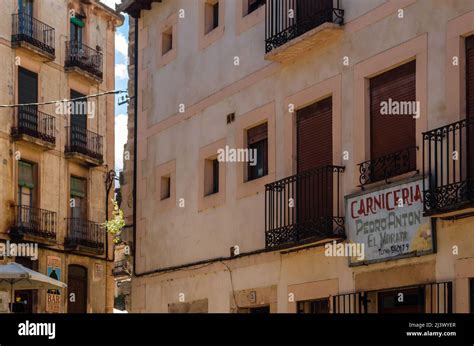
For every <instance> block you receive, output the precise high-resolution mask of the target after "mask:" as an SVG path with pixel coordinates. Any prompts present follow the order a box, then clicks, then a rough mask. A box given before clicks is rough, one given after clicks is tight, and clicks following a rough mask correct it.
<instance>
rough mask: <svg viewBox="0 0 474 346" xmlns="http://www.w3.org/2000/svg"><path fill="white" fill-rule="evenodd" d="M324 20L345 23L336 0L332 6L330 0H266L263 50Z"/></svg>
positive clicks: (296, 35)
mask: <svg viewBox="0 0 474 346" xmlns="http://www.w3.org/2000/svg"><path fill="white" fill-rule="evenodd" d="M325 23H331V24H336V26H340V25H343V24H344V10H342V9H341V8H340V7H339V1H337V5H336V7H334V5H333V0H329V1H328V0H268V1H267V5H266V26H265V38H266V39H265V52H266V53H269V52H271V51H272V50H274V49H276V48H278V47H280V46H283V45H285V44H286V43H288V42H290V41H292V40H294V39H295V38H297V37H299V36H301V35H303V34H305V33H307V32H309V31H311V30H312V29H315V28H317V27H319V26H321V25H323V24H325ZM313 39H314V38H313ZM316 41H317V40H316ZM316 43H317V42H316Z"/></svg>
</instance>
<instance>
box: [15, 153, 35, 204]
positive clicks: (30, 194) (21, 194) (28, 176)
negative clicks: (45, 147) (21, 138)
mask: <svg viewBox="0 0 474 346" xmlns="http://www.w3.org/2000/svg"><path fill="white" fill-rule="evenodd" d="M35 180H36V179H35V169H34V165H33V164H31V163H29V162H25V161H18V205H24V206H28V207H33V206H34V199H35V197H36V196H35V188H36V181H35Z"/></svg>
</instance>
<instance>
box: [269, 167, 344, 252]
mask: <svg viewBox="0 0 474 346" xmlns="http://www.w3.org/2000/svg"><path fill="white" fill-rule="evenodd" d="M343 171H344V167H339V166H325V167H321V168H317V169H312V170H309V171H306V172H302V173H299V174H296V175H293V176H291V177H287V178H284V179H281V180H279V181H276V182H273V183H271V184H267V185H266V186H265V245H266V247H267V248H274V247H291V246H294V245H300V244H305V243H309V242H314V241H319V240H323V239H326V238H343V237H345V233H344V218H343V217H342V213H341V211H340V175H341V173H342V172H343Z"/></svg>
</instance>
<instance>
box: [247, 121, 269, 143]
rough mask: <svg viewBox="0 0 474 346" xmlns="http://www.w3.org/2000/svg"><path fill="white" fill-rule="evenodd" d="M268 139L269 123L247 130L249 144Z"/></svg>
mask: <svg viewBox="0 0 474 346" xmlns="http://www.w3.org/2000/svg"><path fill="white" fill-rule="evenodd" d="M265 138H267V123H264V124H261V125H258V126H255V127H252V128H251V129H248V130H247V143H248V144H254V143H256V142H259V141H261V140H263V139H265Z"/></svg>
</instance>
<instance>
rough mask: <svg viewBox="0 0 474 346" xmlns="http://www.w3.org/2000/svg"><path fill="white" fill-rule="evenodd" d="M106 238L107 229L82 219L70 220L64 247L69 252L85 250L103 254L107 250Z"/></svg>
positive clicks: (68, 220)
mask: <svg viewBox="0 0 474 346" xmlns="http://www.w3.org/2000/svg"><path fill="white" fill-rule="evenodd" d="M105 236H106V234H105V229H104V228H103V227H102V225H101V224H99V223H97V222H92V221H88V220H84V219H80V218H70V219H67V236H66V238H65V239H64V247H65V248H67V249H69V250H85V251H93V252H96V253H99V254H102V253H104V249H105Z"/></svg>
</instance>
